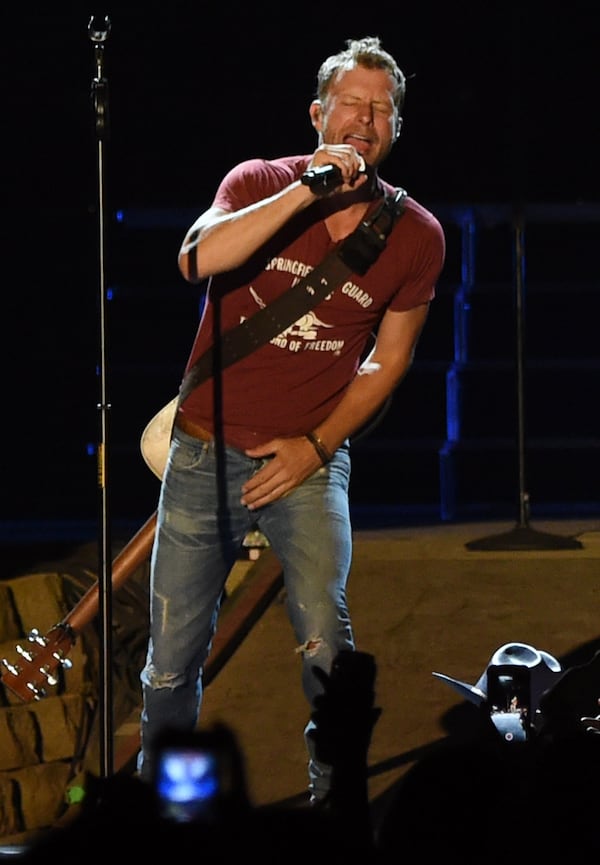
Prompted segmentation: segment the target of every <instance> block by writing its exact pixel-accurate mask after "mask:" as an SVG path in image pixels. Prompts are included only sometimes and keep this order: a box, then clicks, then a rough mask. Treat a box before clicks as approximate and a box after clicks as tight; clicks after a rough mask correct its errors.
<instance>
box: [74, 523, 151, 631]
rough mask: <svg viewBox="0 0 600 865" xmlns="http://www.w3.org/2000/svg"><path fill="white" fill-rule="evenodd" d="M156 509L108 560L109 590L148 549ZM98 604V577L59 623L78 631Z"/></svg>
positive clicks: (143, 560)
mask: <svg viewBox="0 0 600 865" xmlns="http://www.w3.org/2000/svg"><path fill="white" fill-rule="evenodd" d="M156 516H157V515H156V511H155V512H154V513H153V514H152V516H151V517H149V518H148V519H147V520H146V522H145V523H144V525H143V526H142V527H141V528H140V529H138V531H137V532H136V533H135V535H134V536H133V537H132V538H131V540H130V541H128V542H127V544H126V545H125V546H124V547H123V549H122V550H121V552H120V553H118V555H116V556H115V558H114V559H113V562H112V574H111V587H112V590H113V591H115V592H116V591H117V590H118V589H120V588H121V586H122V585H123V583H124V582H125V581H126V580H128V579H129V577H130V576H131V575H132V574H133V572H134V571H135V570H136V568H138V567H139V566H140V565H141V564H143V563H144V562H145V561H146V559H147V558H148V556H149V555H150V552H151V550H152V543H153V541H154V533H155V531H156ZM99 606H100V581H99V580H96V582H95V583H94V584H93V586H90V588H89V589H88V590H87V592H86V593H85V594H84V595H83V596H82V597H81V598H80V599H79V601H78V602H77V604H76V605H75V606H74V607H73V609H72V610H71V611H70V612H69V613H68V614H67V616H65V618H64V619H63V621H62V622H61V625H63V626H66V627H68V628H69V629H70V630H71V631H72V632H74V633H75V634H77V633H79V632H80V631H81V630H82V628H84V627H85V626H86V625H87V624H89V622H91V621H92V619H93V618H94V616H95V615H96V613H97V612H98V609H99Z"/></svg>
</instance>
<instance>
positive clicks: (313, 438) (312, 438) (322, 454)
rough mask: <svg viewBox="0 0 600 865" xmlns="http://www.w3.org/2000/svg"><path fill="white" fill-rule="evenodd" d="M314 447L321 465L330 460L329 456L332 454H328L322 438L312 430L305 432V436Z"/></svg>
mask: <svg viewBox="0 0 600 865" xmlns="http://www.w3.org/2000/svg"><path fill="white" fill-rule="evenodd" d="M305 437H306V438H307V439H308V440H309V442H310V443H311V445H312V446H313V447H314V449H315V450H316V452H317V455H318V457H319V459H320V460H321V463H322V465H326V464H327V463H328V462H331V457H332V456H333V454H330V453H329V451H328V449H327V446H326V445H325V444H324V442H323V441H322V439H320V438H319V436H318V435H317V434H316V433H314V432H307V433H306V436H305Z"/></svg>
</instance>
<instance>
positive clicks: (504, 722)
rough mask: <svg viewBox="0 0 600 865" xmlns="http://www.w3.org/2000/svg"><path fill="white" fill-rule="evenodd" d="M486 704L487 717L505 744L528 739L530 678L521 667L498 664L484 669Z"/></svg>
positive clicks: (518, 665)
mask: <svg viewBox="0 0 600 865" xmlns="http://www.w3.org/2000/svg"><path fill="white" fill-rule="evenodd" d="M487 704H488V709H489V713H490V718H491V720H492V722H493V723H494V726H495V727H496V729H497V730H498V731H499V732H500V733H501V734H502V736H503V737H504V739H505V740H506V741H507V742H511V741H523V740H525V739H527V738H528V737H529V732H530V726H531V679H530V670H529V667H526V666H525V665H524V664H499V665H497V666H490V667H488V669H487Z"/></svg>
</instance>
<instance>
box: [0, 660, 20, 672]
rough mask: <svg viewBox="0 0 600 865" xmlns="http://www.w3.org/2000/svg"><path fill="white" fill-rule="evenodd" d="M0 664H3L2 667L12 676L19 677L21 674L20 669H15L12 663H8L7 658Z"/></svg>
mask: <svg viewBox="0 0 600 865" xmlns="http://www.w3.org/2000/svg"><path fill="white" fill-rule="evenodd" d="M0 663H1V664H2V666H3V667H4V668H5V670H8V672H9V673H10V674H11V675H12V676H18V675H19V673H20V672H21V671H20V670H19V668H18V667H15V665H14V664H11V663H10V661H7V659H6V658H2V660H1V661H0Z"/></svg>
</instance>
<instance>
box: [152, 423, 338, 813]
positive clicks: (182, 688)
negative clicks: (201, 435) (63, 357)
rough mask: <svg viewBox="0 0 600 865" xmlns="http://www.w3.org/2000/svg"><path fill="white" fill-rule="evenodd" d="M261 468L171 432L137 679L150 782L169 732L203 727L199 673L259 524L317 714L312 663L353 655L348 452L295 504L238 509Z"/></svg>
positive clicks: (317, 779) (322, 772)
mask: <svg viewBox="0 0 600 865" xmlns="http://www.w3.org/2000/svg"><path fill="white" fill-rule="evenodd" d="M263 464H264V460H262V459H260V460H258V459H251V458H250V457H247V456H246V455H245V454H244V453H243V452H241V451H239V450H236V449H234V448H229V447H226V448H222V449H219V448H218V447H217V446H216V445H215V444H214V443H213V442H202V441H199V440H197V439H195V438H192V437H191V436H188V435H186V434H185V433H184V432H182V431H181V430H178V429H175V430H174V433H173V438H172V442H171V448H170V453H169V459H168V462H167V467H166V469H165V474H164V477H163V482H162V485H161V492H160V497H159V503H158V517H157V525H156V535H155V539H154V545H153V550H152V556H151V573H150V593H151V597H150V638H149V641H148V653H147V658H146V664H145V666H144V669H143V670H142V673H141V683H142V694H143V708H142V715H141V750H140V753H139V756H138V771H139V773H140V776H141V777H142V778H144V779H150V778H151V776H152V771H153V767H152V753H153V752H152V749H153V743H154V742H155V740H156V737H157V736H158V735H159V734H160V732H161V731H162V730H163V729H178V730H190V731H191V730H193V729H195V727H196V725H197V722H198V719H199V713H200V706H201V703H202V692H203V685H202V669H203V665H204V664H205V662H206V659H207V657H208V655H209V652H210V648H211V642H212V638H213V636H214V633H215V629H216V626H217V618H218V614H219V608H220V603H221V598H222V593H223V588H224V586H225V582H226V580H227V577H228V575H229V572H230V571H231V569H232V567H233V565H234V563H235V561H236V559H237V558H238V556H239V552H240V548H241V544H242V541H243V539H244V537H245V535H246V533H247V532H248V531H249V529H250V528H251V527H252V526H253V525H256V526H257V527H258V528H259V529H260V531H261V532H262V533H263V534H264V536H265V537H266V538H267V539H268V541H269V543H270V545H271V547H272V549H273V552H274V553H275V555H276V556H277V558H278V560H279V562H280V564H281V566H282V570H283V580H284V586H285V594H286V604H287V613H288V616H289V619H290V622H291V625H292V628H293V631H294V634H295V638H296V640H297V642H298V645H299V647H300V651H299V657H300V658H301V659H302V686H303V689H304V694H305V696H306V699H307V701H308V704H309V707H311V706H312V701H313V699H314V697H315V696H316V695H317V694H318V693H320V691H321V690H322V687H321V685H320V684H319V682H318V680H317V678H316V677H315V675H314V673H313V672H312V667H313V666H319V667H321V668H322V669H323V670H324V671H325V672H327V673H328V672H329V671H330V668H331V663H332V660H333V658H334V657H335V655H336V654H337V653H338V651H340V650H342V649H354V648H355V645H354V636H353V632H352V625H351V621H350V616H349V612H348V607H347V603H346V583H347V579H348V573H349V570H350V563H351V556H352V533H351V526H350V514H349V502H348V485H349V479H350V456H349V449H348V446H347V444H346V445H343V446H342V447H340V448H339V449H338V450H337V451H336V453H335V455H334V457H333V459H332V460H331V462H330V463H328V465H327V466H325V467H323V468H321V469H319V470H318V471H316V472H315V473H314V474H313V475H312V476H311V477H309V478H308V479H307V480H306V481H305V482H304V483H303V484H302V485H301V486H300V487H297V488H296V489H295V490H293V491H292V492H291V493H290V494H289V495H287V496H285V497H284V498H282V499H279V500H278V501H276V502H274V503H273V504H270V505H266V506H265V507H262V508H260V509H258V510H256V511H249V510H248V509H247V508H246V507H245V506H244V505H242V504H240V497H241V488H242V485H243V483H244V482H245V481H246V480H247V479H248V478H249V477H251V476H252V475H253V474H254V473H255V472H256V471H258V469H260V468H261V466H262V465H263ZM312 730H313V723H312V721H310V720H309V722H308V724H307V725H306V727H305V730H304V735H305V740H306V746H307V749H308V776H309V789H310V790H311V793H312V796H313V798H317V799H319V798H322V797H323V796H325V795H326V793H327V791H328V789H329V782H330V774H331V770H330V767H329V766H327V765H324V764H322V763H319V761H318V760H316V758H315V754H314V748H313V742H312V738H311V735H310V733H311V731H312Z"/></svg>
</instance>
